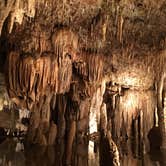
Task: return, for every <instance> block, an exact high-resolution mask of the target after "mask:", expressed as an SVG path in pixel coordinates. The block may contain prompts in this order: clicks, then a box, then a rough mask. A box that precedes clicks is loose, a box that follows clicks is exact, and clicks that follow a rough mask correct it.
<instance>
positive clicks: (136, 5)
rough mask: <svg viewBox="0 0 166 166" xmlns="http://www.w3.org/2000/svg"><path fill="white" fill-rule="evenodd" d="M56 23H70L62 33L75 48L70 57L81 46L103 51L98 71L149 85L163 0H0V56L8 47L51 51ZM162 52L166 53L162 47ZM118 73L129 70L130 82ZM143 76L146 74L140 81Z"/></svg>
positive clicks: (163, 31) (164, 18)
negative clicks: (100, 68) (67, 30)
mask: <svg viewBox="0 0 166 166" xmlns="http://www.w3.org/2000/svg"><path fill="white" fill-rule="evenodd" d="M60 29H69V30H70V31H71V32H72V33H73V34H74V35H72V34H70V35H69V36H68V35H66V37H64V36H63V37H64V40H66V41H67V40H69V38H71V36H72V38H74V39H73V40H74V42H73V43H72V44H71V43H69V44H68V45H72V47H74V51H76V52H77V53H76V52H75V53H73V54H72V55H73V57H72V58H75V59H74V60H73V59H72V61H78V59H79V60H80V59H81V58H82V56H81V55H82V52H86V54H96V55H99V56H103V60H104V69H103V72H104V74H106V75H107V74H108V73H109V74H108V75H110V73H111V74H112V73H114V75H112V80H115V81H116V82H117V83H121V84H129V85H133V86H135V85H136V86H137V85H138V86H143V87H150V86H152V84H153V82H154V79H155V75H154V73H155V71H154V68H155V67H154V66H155V64H156V60H157V59H160V57H159V55H160V52H164V50H165V37H166V1H165V0H158V1H155V0H123V1H122V0H80V1H77V0H40V1H39V0H1V2H0V33H1V42H0V43H1V49H0V52H1V57H5V55H6V54H7V53H8V52H10V51H19V53H20V55H24V56H26V55H31V56H32V57H39V56H41V55H43V53H47V52H49V53H52V52H55V51H57V50H56V48H54V46H53V45H54V44H53V42H57V41H56V39H55V40H54V34H56V33H57V32H58V31H59V30H60ZM64 31H65V30H64ZM57 38H58V37H57ZM59 38H61V36H60V37H59ZM57 40H58V39H57ZM6 47H7V49H6ZM70 51H73V50H70ZM75 54H77V56H76V57H77V58H76V57H74V56H75ZM161 55H162V56H163V57H164V58H165V53H162V54H161ZM78 57H79V58H78ZM119 57H120V59H119ZM82 59H84V57H83V58H82ZM80 61H81V60H80ZM162 61H163V60H162ZM164 61H165V59H164ZM158 64H159V62H158V63H157V65H158ZM130 66H131V68H130ZM132 71H134V72H135V71H137V72H136V73H134V72H133V73H132ZM123 73H127V74H128V75H132V74H133V77H132V78H134V79H135V80H133V82H132V84H130V83H127V80H123V78H124V74H123ZM137 73H138V74H137ZM140 73H141V74H140ZM147 73H148V77H146V75H147ZM117 75H118V76H119V78H118V79H117ZM121 75H122V78H121V77H120V76H121ZM142 78H145V80H144V81H141V80H142ZM146 79H147V80H146ZM134 81H135V82H134Z"/></svg>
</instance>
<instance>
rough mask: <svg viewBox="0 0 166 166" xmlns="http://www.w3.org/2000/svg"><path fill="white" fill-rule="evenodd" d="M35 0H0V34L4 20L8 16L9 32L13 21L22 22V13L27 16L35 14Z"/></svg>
mask: <svg viewBox="0 0 166 166" xmlns="http://www.w3.org/2000/svg"><path fill="white" fill-rule="evenodd" d="M35 2H36V0H8V1H5V0H2V2H0V34H1V32H2V28H3V25H4V22H5V20H6V19H7V18H8V17H9V22H8V27H9V33H11V31H12V29H13V25H14V22H17V23H19V24H21V23H22V21H23V17H24V15H26V16H28V17H34V16H35Z"/></svg>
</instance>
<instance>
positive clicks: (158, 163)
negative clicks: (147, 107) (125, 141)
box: [0, 138, 166, 166]
mask: <svg viewBox="0 0 166 166" xmlns="http://www.w3.org/2000/svg"><path fill="white" fill-rule="evenodd" d="M76 144H77V145H76ZM74 146H75V148H73V149H74V150H73V157H72V158H73V159H72V160H73V162H72V163H71V165H72V166H111V165H112V162H111V157H110V156H109V152H108V147H107V145H106V142H103V143H102V145H100V146H98V145H96V146H95V148H94V149H95V150H94V152H95V153H94V154H92V155H89V153H88V145H87V144H83V143H81V142H77V143H75V145H74ZM64 147H65V144H64V143H63V142H62V141H59V142H58V144H57V145H56V146H49V147H41V146H40V147H39V146H30V147H29V148H25V147H24V144H23V143H22V140H19V139H18V138H12V139H11V138H10V139H6V140H5V141H3V142H2V143H1V144H0V165H1V166H65V164H64V162H63V161H64V156H65V155H64V154H65V152H64ZM99 147H100V148H99ZM101 147H102V148H103V149H104V150H101V149H102V148H101ZM99 149H100V150H99ZM99 152H100V153H99ZM92 156H93V157H92ZM120 156H121V157H120V162H121V166H166V151H160V150H154V151H151V152H150V153H147V154H145V155H143V157H141V158H140V157H138V156H134V155H133V154H130V153H127V152H126V153H123V154H121V155H120ZM88 158H91V159H88Z"/></svg>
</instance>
